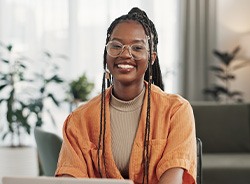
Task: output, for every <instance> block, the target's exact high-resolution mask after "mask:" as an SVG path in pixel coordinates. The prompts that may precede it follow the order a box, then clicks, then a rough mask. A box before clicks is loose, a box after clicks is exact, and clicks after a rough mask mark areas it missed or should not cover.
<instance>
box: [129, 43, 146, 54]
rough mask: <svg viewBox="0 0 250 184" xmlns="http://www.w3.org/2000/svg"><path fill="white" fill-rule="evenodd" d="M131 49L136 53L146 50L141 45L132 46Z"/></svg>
mask: <svg viewBox="0 0 250 184" xmlns="http://www.w3.org/2000/svg"><path fill="white" fill-rule="evenodd" d="M131 48H132V50H133V51H136V52H141V51H144V50H145V46H144V45H140V44H136V45H132V46H131Z"/></svg>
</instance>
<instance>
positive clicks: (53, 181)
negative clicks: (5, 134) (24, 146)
mask: <svg viewBox="0 0 250 184" xmlns="http://www.w3.org/2000/svg"><path fill="white" fill-rule="evenodd" d="M2 184H134V183H133V181H132V180H123V179H122V180H119V179H110V178H109V179H106V178H77V179H76V178H66V177H47V176H40V177H19V176H18V177H17V176H8V177H7V176H5V177H3V178H2Z"/></svg>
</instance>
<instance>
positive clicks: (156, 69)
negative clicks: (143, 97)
mask: <svg viewBox="0 0 250 184" xmlns="http://www.w3.org/2000/svg"><path fill="white" fill-rule="evenodd" d="M125 20H134V21H137V22H139V23H140V24H141V25H142V26H143V28H144V30H145V33H146V35H147V36H148V38H149V39H148V44H149V53H150V54H149V61H148V68H147V70H146V72H145V76H144V80H146V81H147V82H148V96H147V115H146V126H145V135H144V149H143V166H144V172H143V175H144V176H143V183H147V184H148V181H149V175H148V171H149V161H150V159H149V140H150V103H151V100H150V96H151V84H155V85H157V86H159V87H160V88H161V89H162V90H164V85H163V81H162V74H161V69H160V65H159V59H158V56H157V57H156V59H155V61H154V64H153V65H152V54H151V53H152V52H153V51H154V52H157V44H158V35H157V32H156V29H155V26H154V24H153V22H152V21H151V20H150V19H149V18H148V17H147V15H146V13H145V12H144V11H142V10H140V9H139V8H133V9H131V10H130V12H129V13H128V14H126V15H123V16H121V17H119V18H117V19H115V20H114V21H113V22H112V23H111V25H110V27H109V28H108V30H107V38H106V44H107V43H108V42H109V39H110V35H111V34H112V31H113V29H114V28H115V27H116V25H117V24H119V23H120V22H122V21H125ZM106 56H107V51H106V47H105V49H104V55H103V68H104V71H105V72H106V71H107V69H106V68H107V61H106ZM105 76H106V74H104V75H103V81H102V95H101V96H102V97H101V117H100V135H99V145H98V171H99V174H100V177H103V175H102V173H101V166H100V162H101V161H100V150H101V147H102V148H103V159H104V167H105V172H106V162H105V130H106V103H105V91H106V85H105V84H106V82H107V87H109V86H110V85H111V83H112V77H111V76H110V77H108V78H107V79H106V81H105ZM103 122H104V123H103ZM101 143H102V146H101ZM105 174H106V176H107V172H106V173H105ZM145 180H146V181H145Z"/></svg>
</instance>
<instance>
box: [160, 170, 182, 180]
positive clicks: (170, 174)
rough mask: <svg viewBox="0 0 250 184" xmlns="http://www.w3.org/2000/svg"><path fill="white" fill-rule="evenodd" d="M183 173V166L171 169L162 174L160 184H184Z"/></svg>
mask: <svg viewBox="0 0 250 184" xmlns="http://www.w3.org/2000/svg"><path fill="white" fill-rule="evenodd" d="M183 173H184V170H183V169H182V168H172V169H169V170H167V171H165V172H164V173H163V174H162V176H161V177H160V181H159V183H158V184H182V176H183Z"/></svg>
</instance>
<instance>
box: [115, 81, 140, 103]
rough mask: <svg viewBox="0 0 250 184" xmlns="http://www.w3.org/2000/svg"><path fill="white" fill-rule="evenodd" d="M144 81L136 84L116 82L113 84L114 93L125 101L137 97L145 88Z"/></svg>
mask: <svg viewBox="0 0 250 184" xmlns="http://www.w3.org/2000/svg"><path fill="white" fill-rule="evenodd" d="M143 87H144V82H141V83H140V84H134V85H127V86H126V85H122V84H120V83H115V82H114V86H113V91H112V92H113V95H114V96H115V97H116V98H118V99H120V100H123V101H129V100H133V99H134V98H135V97H137V96H138V95H139V94H140V93H141V92H142V90H143Z"/></svg>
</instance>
